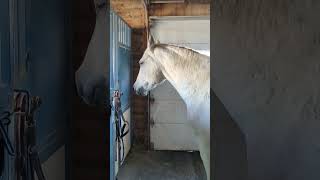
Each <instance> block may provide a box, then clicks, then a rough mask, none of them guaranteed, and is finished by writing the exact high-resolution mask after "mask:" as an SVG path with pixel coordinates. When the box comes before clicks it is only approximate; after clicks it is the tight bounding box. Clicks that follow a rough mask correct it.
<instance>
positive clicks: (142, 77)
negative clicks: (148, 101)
mask: <svg viewBox="0 0 320 180" xmlns="http://www.w3.org/2000/svg"><path fill="white" fill-rule="evenodd" d="M153 46H154V41H153V38H152V36H150V37H149V40H148V47H147V49H146V50H145V52H144V54H143V56H142V58H141V59H140V61H139V64H140V70H139V74H138V77H137V79H136V82H135V83H134V85H133V88H134V90H135V92H136V93H137V94H138V95H143V96H146V95H147V94H148V92H149V91H150V90H152V89H154V88H155V87H157V86H158V85H159V84H161V83H162V82H163V81H164V80H165V77H164V76H163V74H162V71H161V68H160V67H159V64H158V63H156V59H155V56H154V54H153Z"/></svg>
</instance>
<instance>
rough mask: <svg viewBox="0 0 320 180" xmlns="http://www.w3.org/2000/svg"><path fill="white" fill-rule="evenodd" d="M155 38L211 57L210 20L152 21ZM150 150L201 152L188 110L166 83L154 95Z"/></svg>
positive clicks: (192, 18)
mask: <svg viewBox="0 0 320 180" xmlns="http://www.w3.org/2000/svg"><path fill="white" fill-rule="evenodd" d="M150 21H151V25H152V26H151V27H152V28H151V29H150V30H151V34H152V35H153V36H154V38H155V40H159V41H160V43H165V44H174V45H178V46H184V47H188V48H191V49H194V50H196V51H198V52H200V53H203V54H206V55H208V56H210V17H150ZM150 99H151V102H150V147H151V149H154V150H179V151H189V150H198V147H197V144H196V141H195V137H194V136H193V133H190V132H192V129H191V128H190V126H188V124H187V122H188V117H187V109H186V106H185V104H184V102H183V100H182V99H181V97H180V96H179V94H178V93H177V91H176V90H175V89H174V88H173V86H172V85H171V84H170V83H169V82H168V81H166V82H165V83H163V84H162V85H160V86H159V87H157V88H156V89H154V90H152V91H151V92H150Z"/></svg>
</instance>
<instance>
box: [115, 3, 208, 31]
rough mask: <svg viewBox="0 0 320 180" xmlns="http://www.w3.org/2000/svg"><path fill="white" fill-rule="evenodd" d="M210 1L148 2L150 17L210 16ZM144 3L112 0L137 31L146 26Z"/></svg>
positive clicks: (122, 15)
mask: <svg viewBox="0 0 320 180" xmlns="http://www.w3.org/2000/svg"><path fill="white" fill-rule="evenodd" d="M169 1H171V2H169ZM178 1H179V2H178ZM182 1H183V2H182ZM210 1H211V0H146V2H147V4H148V9H149V10H148V16H207V15H210ZM143 2H144V1H143V0H110V3H111V7H112V9H113V10H114V11H115V12H116V13H117V14H118V15H119V16H120V17H122V18H123V19H124V21H126V22H127V23H128V24H129V26H130V27H131V28H135V29H140V28H144V27H145V26H146V11H145V8H144V3H143Z"/></svg>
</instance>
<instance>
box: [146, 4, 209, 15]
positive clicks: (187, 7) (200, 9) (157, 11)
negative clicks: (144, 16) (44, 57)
mask: <svg viewBox="0 0 320 180" xmlns="http://www.w3.org/2000/svg"><path fill="white" fill-rule="evenodd" d="M208 15H210V4H209V3H208V4H198V3H197V4H186V3H185V4H152V5H151V6H150V8H149V16H208Z"/></svg>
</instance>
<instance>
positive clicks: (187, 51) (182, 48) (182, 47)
mask: <svg viewBox="0 0 320 180" xmlns="http://www.w3.org/2000/svg"><path fill="white" fill-rule="evenodd" d="M155 46H160V47H171V48H175V49H176V50H177V51H180V52H181V53H185V54H189V53H191V52H192V53H194V54H198V55H203V56H207V55H205V54H202V53H199V52H198V51H196V50H195V49H192V48H189V47H184V46H179V45H175V44H160V43H159V44H156V45H155ZM207 57H209V56H207Z"/></svg>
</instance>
